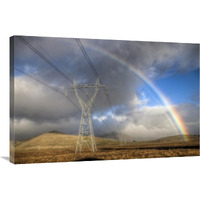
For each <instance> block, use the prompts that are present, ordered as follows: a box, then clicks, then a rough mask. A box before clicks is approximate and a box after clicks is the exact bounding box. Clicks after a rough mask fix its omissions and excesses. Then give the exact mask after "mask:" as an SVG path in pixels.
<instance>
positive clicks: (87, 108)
mask: <svg viewBox="0 0 200 200" xmlns="http://www.w3.org/2000/svg"><path fill="white" fill-rule="evenodd" d="M100 87H104V88H106V86H105V85H102V84H100V83H99V78H98V79H97V81H96V84H77V82H76V80H75V78H74V81H73V86H71V87H68V88H67V89H74V91H75V94H76V97H77V99H78V101H79V104H80V106H81V109H82V114H81V121H80V126H79V133H78V139H77V143H76V150H75V153H78V152H82V151H83V149H84V148H89V149H90V150H91V151H92V152H95V151H97V147H96V142H95V138H94V130H93V125H92V118H91V109H92V106H93V105H94V100H95V98H96V96H97V93H98V90H99V88H100ZM89 88H90V89H91V88H95V92H94V94H93V95H92V97H91V98H90V99H89V98H88V99H87V102H84V101H83V100H82V99H81V97H80V96H79V94H78V89H87V90H88V89H89ZM106 89H107V88H106ZM66 95H67V90H66ZM86 96H87V97H88V93H87V92H86Z"/></svg>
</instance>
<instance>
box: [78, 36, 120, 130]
mask: <svg viewBox="0 0 200 200" xmlns="http://www.w3.org/2000/svg"><path fill="white" fill-rule="evenodd" d="M75 40H76V42H77V44H78V46H79V47H80V49H81V51H82V53H83V55H84V56H85V58H86V60H87V61H88V64H89V66H90V67H91V69H92V71H93V72H94V74H95V75H96V76H97V77H99V80H100V82H101V83H102V84H103V85H104V82H103V80H102V79H101V77H100V76H99V73H98V72H97V70H96V69H95V67H94V65H93V64H92V61H91V60H90V58H89V56H88V54H87V52H86V50H85V48H84V46H83V44H82V43H81V41H80V39H78V38H75ZM104 92H105V94H106V98H107V100H108V104H109V106H110V107H111V109H112V111H113V107H112V103H111V99H110V96H109V94H108V92H107V91H106V90H105V88H104ZM114 121H115V123H116V126H117V129H118V130H119V124H118V121H117V120H116V119H114Z"/></svg>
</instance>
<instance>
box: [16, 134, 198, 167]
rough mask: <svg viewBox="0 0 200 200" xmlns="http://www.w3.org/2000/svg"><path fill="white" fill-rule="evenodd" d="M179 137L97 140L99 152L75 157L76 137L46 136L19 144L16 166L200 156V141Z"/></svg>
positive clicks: (85, 152)
mask: <svg viewBox="0 0 200 200" xmlns="http://www.w3.org/2000/svg"><path fill="white" fill-rule="evenodd" d="M180 137H181V136H174V140H173V137H171V138H166V139H165V138H163V139H160V140H155V141H149V142H129V143H127V144H126V145H124V146H120V145H119V141H117V140H112V139H104V138H96V144H97V152H95V153H93V152H90V151H84V152H81V153H76V154H75V153H74V152H75V145H76V140H77V136H72V135H65V134H52V133H46V134H43V135H40V136H38V137H35V138H33V139H31V140H28V141H26V142H23V143H20V144H17V145H16V146H15V152H13V156H14V157H15V158H14V162H15V163H17V164H23V163H44V162H68V161H89V160H118V159H135V158H161V157H180V156H199V137H198V136H193V137H191V139H190V141H188V142H185V141H183V140H181V139H180Z"/></svg>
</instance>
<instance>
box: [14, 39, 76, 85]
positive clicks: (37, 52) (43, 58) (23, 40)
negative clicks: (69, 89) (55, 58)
mask: <svg viewBox="0 0 200 200" xmlns="http://www.w3.org/2000/svg"><path fill="white" fill-rule="evenodd" d="M17 37H18V38H19V39H20V40H21V41H22V42H23V43H24V44H25V45H27V46H28V47H29V48H30V49H32V50H33V51H34V52H35V53H36V54H37V55H38V56H39V57H40V58H41V59H42V60H44V61H45V62H46V63H47V64H49V65H50V66H51V67H52V68H54V69H55V70H56V71H57V72H59V73H60V74H61V75H62V76H64V77H65V78H66V79H67V80H68V81H69V82H70V83H73V81H72V79H71V78H70V77H69V76H67V75H66V74H65V73H63V72H62V71H61V70H60V69H59V68H58V67H56V66H55V65H54V64H53V63H52V62H51V61H50V60H49V59H48V58H47V57H45V56H44V55H43V54H41V53H40V52H39V51H38V50H37V49H36V48H35V47H33V46H32V45H31V44H30V43H29V42H28V41H27V40H25V39H24V38H23V37H22V36H17Z"/></svg>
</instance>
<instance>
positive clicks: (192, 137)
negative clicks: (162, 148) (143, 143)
mask: <svg viewBox="0 0 200 200" xmlns="http://www.w3.org/2000/svg"><path fill="white" fill-rule="evenodd" d="M187 138H188V141H198V140H199V136H198V135H188V136H187ZM184 141H185V138H184V137H183V136H182V135H175V136H169V137H163V138H160V139H157V140H153V141H151V142H164V143H165V142H184Z"/></svg>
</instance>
